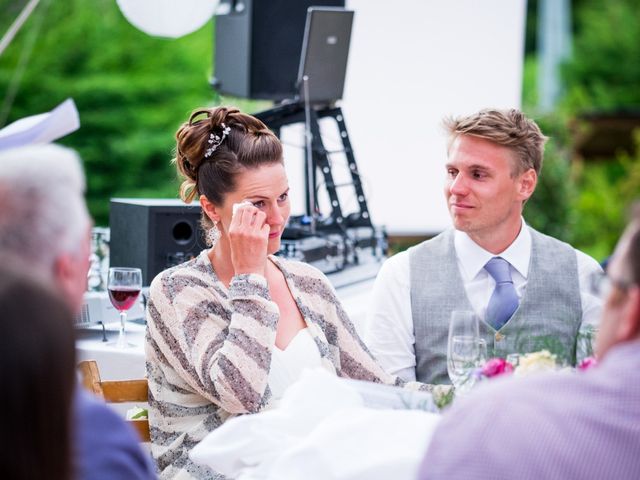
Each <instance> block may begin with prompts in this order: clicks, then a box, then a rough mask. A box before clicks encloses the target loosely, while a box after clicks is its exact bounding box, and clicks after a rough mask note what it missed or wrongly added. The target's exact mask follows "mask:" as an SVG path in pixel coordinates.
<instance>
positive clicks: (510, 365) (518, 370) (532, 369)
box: [433, 350, 598, 409]
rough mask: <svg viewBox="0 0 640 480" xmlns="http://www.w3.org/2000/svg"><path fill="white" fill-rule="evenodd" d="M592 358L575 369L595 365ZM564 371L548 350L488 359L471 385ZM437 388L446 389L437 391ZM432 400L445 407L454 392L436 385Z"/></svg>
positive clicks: (585, 368)
mask: <svg viewBox="0 0 640 480" xmlns="http://www.w3.org/2000/svg"><path fill="white" fill-rule="evenodd" d="M597 363H598V362H597V360H596V359H595V358H594V357H587V358H585V359H584V360H582V362H580V364H579V365H578V366H577V367H576V370H578V371H584V370H587V369H589V368H593V367H594V366H595V365H597ZM557 370H564V368H562V367H560V366H559V365H558V362H557V356H556V355H554V354H552V353H551V352H549V351H548V350H540V351H539V352H532V353H527V354H523V355H513V356H512V355H510V356H509V357H508V360H505V359H504V358H499V357H495V358H490V359H489V360H487V361H486V362H485V363H484V365H483V366H482V367H479V368H478V369H477V370H476V371H475V372H474V373H473V374H471V376H470V377H469V381H470V382H472V383H471V385H474V384H475V383H478V382H482V381H484V380H486V379H489V378H493V377H499V376H502V375H514V376H518V377H521V376H526V375H531V374H536V373H542V372H551V371H557ZM438 387H448V388H443V389H440V390H438ZM433 393H434V400H435V402H436V405H437V406H438V408H440V409H442V408H445V407H447V406H448V405H450V404H451V403H452V402H453V399H454V397H455V391H454V389H453V388H451V386H449V385H446V386H445V385H442V386H440V385H437V386H436V388H435V389H434V392H433Z"/></svg>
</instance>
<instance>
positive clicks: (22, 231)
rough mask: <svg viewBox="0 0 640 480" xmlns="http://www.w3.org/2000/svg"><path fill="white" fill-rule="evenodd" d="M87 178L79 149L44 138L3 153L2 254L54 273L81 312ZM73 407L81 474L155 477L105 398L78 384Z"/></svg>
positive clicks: (87, 220) (76, 466) (86, 244)
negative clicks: (43, 142)
mask: <svg viewBox="0 0 640 480" xmlns="http://www.w3.org/2000/svg"><path fill="white" fill-rule="evenodd" d="M84 184H85V182H84V174H83V172H82V167H81V165H80V160H79V158H78V156H77V155H76V154H75V153H74V152H73V151H72V150H69V149H66V148H63V147H60V146H56V145H41V146H29V147H21V148H15V149H10V150H5V151H3V152H0V255H2V256H4V257H7V258H12V259H16V260H19V261H20V262H21V263H22V265H24V268H25V269H29V270H33V271H37V272H39V273H40V274H41V275H43V276H45V277H46V278H48V279H49V280H50V282H51V283H52V284H53V285H55V287H56V288H57V291H58V292H59V293H60V295H61V296H62V297H63V298H64V299H65V301H66V302H67V304H68V305H69V307H70V308H71V309H72V311H73V312H74V313H78V312H79V311H80V308H81V306H82V301H83V293H84V291H85V290H86V282H87V270H88V267H89V253H90V236H91V219H90V218H89V214H88V212H87V208H86V205H85V202H84V198H83V193H84ZM25 323H26V320H25ZM25 328H29V326H28V325H25ZM34 334H37V332H34ZM5 387H7V388H11V386H10V385H7V386H5ZM73 408H74V411H73V419H74V423H75V425H74V431H75V434H74V437H75V438H74V449H73V456H74V458H73V462H74V470H75V475H74V478H77V479H84V478H91V479H102V478H104V479H120V478H122V479H125V478H126V479H142V478H155V474H154V473H153V469H152V467H151V465H150V462H149V458H148V456H147V455H146V454H145V453H144V452H143V451H142V450H141V449H140V446H139V445H138V442H137V439H136V437H135V433H134V432H133V431H131V430H130V429H129V427H128V426H127V425H126V424H125V423H124V422H123V421H122V419H120V418H119V417H118V416H117V415H116V414H115V413H114V412H112V411H111V410H110V409H109V408H108V407H107V406H106V405H104V404H103V403H102V402H99V401H98V400H97V399H94V398H92V396H91V395H89V394H88V393H86V392H84V391H83V390H82V389H80V387H78V388H77V391H76V394H75V396H74V406H73ZM52 414H55V412H52Z"/></svg>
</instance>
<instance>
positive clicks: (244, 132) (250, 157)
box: [173, 107, 283, 228]
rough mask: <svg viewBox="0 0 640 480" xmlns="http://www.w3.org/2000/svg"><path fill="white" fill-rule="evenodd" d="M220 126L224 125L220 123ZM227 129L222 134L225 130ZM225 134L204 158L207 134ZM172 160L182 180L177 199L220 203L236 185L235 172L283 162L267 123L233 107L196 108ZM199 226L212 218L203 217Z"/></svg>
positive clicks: (182, 130)
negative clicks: (226, 131) (224, 131)
mask: <svg viewBox="0 0 640 480" xmlns="http://www.w3.org/2000/svg"><path fill="white" fill-rule="evenodd" d="M223 124H224V127H223ZM225 127H228V128H229V133H228V134H224V133H223V129H224V128H225ZM212 133H213V134H214V135H218V136H219V137H221V138H222V137H224V139H223V140H222V142H221V143H220V145H218V146H217V147H216V148H215V150H214V151H213V152H212V153H211V154H210V155H209V156H207V157H205V153H206V152H207V148H209V147H210V144H209V143H208V140H209V136H210V135H211V134H212ZM176 141H177V144H176V156H175V158H174V159H173V161H174V162H175V165H176V168H177V170H178V174H180V175H181V176H182V177H184V178H185V180H184V181H183V182H182V185H181V186H180V198H182V200H183V201H185V202H187V203H189V202H191V201H192V200H193V199H195V198H197V197H198V196H200V195H204V196H205V197H207V200H209V201H210V202H211V203H213V204H215V205H221V204H222V203H223V202H224V197H225V195H226V194H227V193H229V192H232V191H234V189H235V188H236V176H237V175H238V173H239V172H241V171H243V170H245V169H251V168H257V167H259V166H262V165H269V164H272V163H282V162H283V158H282V144H281V143H280V140H279V139H278V137H276V135H275V134H274V133H273V132H272V131H271V130H269V129H268V128H267V126H266V125H265V124H264V123H262V122H261V121H260V120H258V119H257V118H255V117H252V116H251V115H247V114H245V113H241V112H240V110H238V109H237V108H233V107H216V108H200V109H198V110H195V111H194V112H193V113H192V114H191V116H190V117H189V120H188V121H187V122H185V123H184V124H183V125H182V126H181V127H180V128H179V129H178V131H177V132H176ZM202 223H203V227H205V228H208V227H210V226H211V221H210V220H209V218H208V217H207V216H206V215H205V214H204V212H203V215H202Z"/></svg>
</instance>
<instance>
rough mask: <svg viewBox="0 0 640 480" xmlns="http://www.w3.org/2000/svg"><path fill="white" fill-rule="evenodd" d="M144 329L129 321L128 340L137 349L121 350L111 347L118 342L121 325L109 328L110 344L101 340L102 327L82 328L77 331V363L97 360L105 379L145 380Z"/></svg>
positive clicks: (112, 325) (107, 329) (108, 337)
mask: <svg viewBox="0 0 640 480" xmlns="http://www.w3.org/2000/svg"><path fill="white" fill-rule="evenodd" d="M144 331H145V326H144V325H141V324H139V323H134V322H127V325H126V335H127V340H128V341H129V342H130V343H132V344H133V345H134V346H133V347H131V348H125V349H119V348H116V347H115V346H114V345H112V343H113V342H115V340H117V339H118V324H116V323H114V324H108V325H107V326H106V336H107V339H108V341H107V342H103V341H102V327H100V326H95V327H90V328H84V329H80V330H78V332H77V340H76V353H77V358H78V361H81V360H96V361H97V362H98V368H99V369H100V377H101V378H102V380H126V379H132V378H143V377H144V376H145V367H144Z"/></svg>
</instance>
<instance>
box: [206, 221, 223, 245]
mask: <svg viewBox="0 0 640 480" xmlns="http://www.w3.org/2000/svg"><path fill="white" fill-rule="evenodd" d="M205 238H206V242H207V245H208V246H209V247H211V248H214V247H215V246H216V243H218V240H220V229H219V228H218V222H216V221H214V222H213V226H212V227H211V228H210V229H209V230H207V234H206V235H205Z"/></svg>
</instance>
